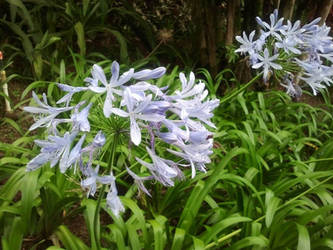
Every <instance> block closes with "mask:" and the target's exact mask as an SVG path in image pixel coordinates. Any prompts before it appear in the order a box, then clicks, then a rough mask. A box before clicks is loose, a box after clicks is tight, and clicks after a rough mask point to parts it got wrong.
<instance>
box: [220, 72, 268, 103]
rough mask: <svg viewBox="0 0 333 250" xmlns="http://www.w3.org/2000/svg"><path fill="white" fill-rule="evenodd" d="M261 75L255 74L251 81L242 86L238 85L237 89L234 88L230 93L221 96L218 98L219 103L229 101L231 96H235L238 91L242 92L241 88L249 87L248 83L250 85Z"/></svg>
mask: <svg viewBox="0 0 333 250" xmlns="http://www.w3.org/2000/svg"><path fill="white" fill-rule="evenodd" d="M261 76H262V73H260V74H259V75H257V76H256V77H254V78H252V79H251V81H249V82H248V83H246V84H244V85H243V86H242V87H240V88H239V89H236V90H234V91H233V92H232V93H231V94H229V95H227V96H225V97H223V98H222V99H220V104H222V103H224V102H226V101H229V100H230V99H231V98H233V97H235V96H236V95H238V94H239V93H240V92H242V91H243V90H245V89H246V88H247V87H249V86H250V85H252V84H253V83H254V82H255V81H256V80H258V79H259V78H260V77H261Z"/></svg>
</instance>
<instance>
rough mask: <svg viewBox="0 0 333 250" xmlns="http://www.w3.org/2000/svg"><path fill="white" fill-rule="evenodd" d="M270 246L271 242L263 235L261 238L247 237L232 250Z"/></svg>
mask: <svg viewBox="0 0 333 250" xmlns="http://www.w3.org/2000/svg"><path fill="white" fill-rule="evenodd" d="M268 245H269V240H268V239H267V238H266V237H264V236H263V235H260V236H248V237H245V238H243V239H241V240H240V241H238V242H237V243H235V244H234V245H232V246H231V248H232V249H235V250H237V249H242V248H245V247H250V246H255V247H268Z"/></svg>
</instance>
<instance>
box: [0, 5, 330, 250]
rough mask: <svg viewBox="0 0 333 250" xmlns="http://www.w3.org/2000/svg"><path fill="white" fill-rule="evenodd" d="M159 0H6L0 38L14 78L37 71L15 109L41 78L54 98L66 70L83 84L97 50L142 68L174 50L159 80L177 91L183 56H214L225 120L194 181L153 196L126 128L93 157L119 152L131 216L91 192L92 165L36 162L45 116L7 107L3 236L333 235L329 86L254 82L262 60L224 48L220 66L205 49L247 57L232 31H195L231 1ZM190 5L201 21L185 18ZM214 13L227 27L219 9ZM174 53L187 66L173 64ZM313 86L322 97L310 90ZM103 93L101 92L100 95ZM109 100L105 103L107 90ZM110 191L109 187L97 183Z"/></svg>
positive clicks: (237, 244) (28, 244)
mask: <svg viewBox="0 0 333 250" xmlns="http://www.w3.org/2000/svg"><path fill="white" fill-rule="evenodd" d="M133 2H136V3H137V5H135V4H133ZM162 2H163V4H162V5H163V6H164V7H163V8H164V9H163V11H162V14H163V15H165V16H167V17H168V18H166V19H163V18H160V19H154V17H153V15H151V13H155V12H156V11H157V12H156V13H158V11H159V9H158V8H159V5H158V4H156V6H155V5H154V6H152V8H151V9H150V11H151V12H149V11H147V12H146V10H147V9H149V6H147V5H146V4H143V3H139V1H123V2H122V3H119V2H117V1H96V0H85V1H72V0H69V1H65V2H62V3H64V4H59V1H44V0H39V1H22V0H7V1H6V3H5V4H3V3H1V4H2V5H1V7H3V6H4V7H3V8H1V10H0V11H1V20H0V31H1V34H3V35H2V36H1V38H0V39H1V44H0V47H1V49H4V50H5V52H6V53H5V55H8V56H6V57H5V59H6V60H8V63H5V65H6V66H8V65H9V64H10V62H12V61H14V63H13V64H11V65H10V66H8V67H7V68H6V71H7V72H8V75H9V77H8V78H7V80H8V81H9V80H11V79H12V78H14V77H18V74H20V76H21V78H22V79H25V80H28V81H29V82H31V83H30V84H29V85H28V86H27V88H26V89H25V91H24V92H23V93H22V98H21V102H20V103H18V104H17V105H15V107H14V110H15V111H19V110H20V108H21V107H22V106H23V105H24V106H27V105H29V102H30V101H31V99H30V92H31V91H32V90H34V91H35V92H37V93H40V92H45V93H46V96H47V99H48V100H49V103H50V105H55V104H56V101H57V100H59V99H60V98H61V97H62V94H61V92H60V91H59V89H58V88H57V86H56V83H57V82H61V83H64V84H67V85H70V86H72V87H78V86H81V83H82V82H83V81H84V79H85V78H86V77H89V75H90V68H91V66H92V65H93V64H94V63H96V61H98V62H99V65H100V66H101V67H103V68H104V69H106V73H107V74H109V73H110V71H108V70H109V67H108V65H110V64H111V63H112V61H113V59H114V58H118V59H119V60H118V61H120V63H121V65H120V69H121V71H123V70H124V68H125V67H124V64H126V65H129V66H130V67H133V68H134V69H135V70H137V69H139V68H143V67H147V68H148V67H150V68H151V67H156V66H158V65H161V64H163V63H165V62H172V64H171V66H169V67H168V68H167V73H166V74H165V75H164V76H163V78H161V79H159V80H157V81H156V84H157V86H159V87H162V86H169V89H170V91H174V90H176V89H177V85H179V84H180V83H179V81H178V80H177V77H178V75H179V72H180V68H184V67H185V68H186V69H193V67H194V66H196V65H198V64H199V65H201V66H205V65H209V67H210V69H209V70H208V69H206V68H200V69H197V71H195V72H196V74H197V75H199V76H201V78H203V79H204V82H205V85H206V87H207V89H208V90H209V97H210V98H219V99H220V106H219V107H218V108H217V110H216V111H215V116H214V118H213V122H214V123H215V124H216V127H217V128H216V130H215V131H214V144H213V154H212V156H211V163H210V164H207V170H208V171H207V173H200V174H197V175H196V176H195V178H191V170H190V169H188V170H185V179H184V181H175V185H174V186H172V187H164V186H163V185H161V184H160V183H145V186H146V188H147V190H148V191H149V193H150V194H151V197H150V196H148V195H146V194H145V193H143V192H140V190H139V189H138V187H137V185H136V183H134V182H133V179H132V177H131V176H130V175H128V174H127V172H126V171H124V168H126V167H128V168H129V169H131V170H135V171H136V172H137V173H140V175H143V176H144V174H145V170H144V168H143V167H141V166H140V164H139V163H138V162H137V160H136V158H135V156H140V158H142V159H144V160H145V159H148V155H147V153H146V152H145V150H142V148H141V149H140V148H136V149H133V148H129V147H128V141H129V137H126V136H122V137H120V138H119V139H120V141H119V145H118V146H117V147H116V150H114V154H113V156H112V154H111V155H104V156H101V157H100V158H101V159H100V161H97V160H95V161H93V163H94V164H100V167H101V169H102V170H105V169H107V168H108V167H109V162H110V161H109V158H110V156H111V157H113V158H114V159H113V160H112V161H111V162H113V163H112V165H113V169H114V175H115V177H116V182H117V183H116V184H117V187H118V195H119V197H120V200H121V202H122V204H123V205H124V208H125V212H124V213H123V214H122V215H121V216H120V217H116V216H115V215H114V214H113V213H112V212H111V211H110V209H108V208H107V203H106V201H105V199H103V198H100V199H98V198H96V199H93V198H90V199H87V198H86V194H85V193H84V192H83V190H82V188H81V185H80V184H81V178H80V176H79V175H78V173H77V172H75V171H72V172H71V173H70V174H66V175H63V174H61V173H60V171H59V169H58V168H50V167H49V166H48V165H46V166H44V167H43V168H40V169H38V170H36V171H34V172H30V173H26V171H25V169H26V165H27V164H28V162H29V161H30V160H31V159H33V158H34V157H35V156H36V155H38V154H39V148H38V147H36V146H34V140H36V139H38V138H41V137H46V136H47V134H46V133H45V132H44V131H43V130H41V129H37V130H36V131H34V132H33V133H31V132H25V131H23V130H24V129H22V127H21V124H22V123H28V122H29V119H30V118H29V116H28V115H27V114H24V115H22V116H20V118H19V120H18V121H15V120H12V119H10V118H6V119H4V120H3V121H4V122H7V123H8V124H10V125H11V126H12V127H14V128H15V129H16V130H17V131H19V132H20V134H21V137H20V138H17V139H16V140H15V141H14V142H13V143H10V144H7V143H4V142H0V157H1V159H0V235H2V237H1V248H2V249H9V250H12V249H23V248H24V249H50V250H52V249H53V250H54V249H96V248H98V247H99V246H101V248H104V249H172V250H175V249H222V248H227V249H242V248H245V249H300V250H301V249H302V250H303V249H320V250H321V249H332V248H333V241H332V237H331V235H332V233H333V225H332V223H333V220H332V218H333V217H332V210H333V204H332V203H333V199H332V190H333V186H332V183H333V182H332V178H333V177H332V176H333V175H332V174H333V172H332V169H333V158H332V157H333V142H332V139H331V138H332V133H333V117H332V116H333V106H332V104H331V96H330V92H329V91H328V90H326V89H325V90H320V93H321V97H318V96H317V98H323V103H322V104H321V105H320V106H311V105H309V104H306V103H302V102H294V101H293V100H292V99H291V98H290V97H289V96H288V95H287V94H285V93H283V92H280V91H276V90H270V91H266V92H257V91H253V88H252V85H253V84H254V83H255V82H256V81H257V80H258V79H259V78H261V77H262V74H259V75H257V76H256V77H254V78H253V79H251V80H250V81H248V82H246V83H243V82H240V80H239V79H237V75H235V73H234V72H233V71H232V70H231V69H230V68H232V67H233V66H234V65H227V66H225V65H223V62H224V61H223V60H224V59H223V58H221V60H220V61H219V60H217V61H216V62H215V63H216V64H215V66H214V65H211V64H210V63H207V59H208V58H211V59H212V58H213V57H211V56H209V55H206V53H205V52H207V51H209V52H210V53H215V57H219V53H220V51H221V53H224V52H223V51H225V49H226V50H227V53H228V59H229V60H230V62H232V63H237V60H238V57H237V55H235V53H234V48H235V46H234V45H225V44H224V42H223V41H221V40H219V41H218V42H217V43H218V46H216V47H217V48H219V49H221V50H214V49H211V48H207V47H206V48H202V47H201V45H202V44H201V41H206V42H207V41H211V40H210V39H211V38H212V37H210V36H209V35H207V36H205V32H203V33H200V32H198V30H200V29H202V31H205V30H206V28H207V27H205V26H202V24H203V23H204V22H208V21H212V20H211V19H210V18H211V17H210V16H207V15H205V13H210V12H209V10H212V9H215V11H216V9H217V8H219V10H220V11H221V12H222V13H223V18H221V19H220V20H222V22H221V23H222V24H223V23H225V22H226V13H227V12H229V10H227V9H226V8H225V4H226V2H228V1H215V2H214V1H207V3H206V2H205V5H200V6H201V7H202V9H200V8H199V10H200V11H199V13H196V11H198V9H195V10H194V9H191V8H194V7H195V6H197V7H198V5H196V4H193V5H192V4H190V3H189V2H188V1H172V0H170V1H169V0H165V1H162ZM170 2H171V3H174V2H181V3H183V2H186V4H189V5H186V4H184V6H188V8H185V9H181V8H177V5H174V6H172V7H170V5H169V4H168V3H170ZM191 2H192V1H191ZM193 2H196V1H193ZM235 2H237V1H235ZM239 2H240V8H239V15H241V14H242V13H243V12H244V10H245V9H247V7H249V6H250V5H254V4H253V1H246V0H245V1H239ZM260 2H262V1H260V0H256V1H255V3H256V4H255V6H256V7H258V10H257V9H256V11H255V13H254V12H253V8H252V11H249V12H248V13H250V14H249V15H248V14H245V13H243V14H242V15H243V16H244V18H240V19H239V20H241V22H242V23H238V24H237V23H236V24H235V25H238V26H244V25H245V24H247V20H251V18H252V19H253V17H254V16H256V15H257V14H258V13H259V12H262V11H263V10H265V13H269V12H270V11H271V10H272V9H273V8H271V7H272V6H268V7H267V6H263V5H260V4H259V3H260ZM274 2H280V1H274ZM281 2H283V1H281ZM304 2H307V1H297V4H296V5H297V6H295V7H297V8H295V13H298V12H299V10H300V6H302V4H304ZM311 2H314V1H311ZM184 6H183V7H184ZM318 6H319V4H318ZM270 8H271V9H270ZM268 9H269V10H268ZM286 9H287V8H286ZM46 10H47V11H46ZM180 10H181V14H184V13H185V14H186V16H184V19H182V20H184V21H183V22H182V21H181V20H175V18H174V16H175V15H174V13H175V12H177V11H180ZM266 10H267V11H266ZM140 11H141V12H140ZM142 13H145V14H144V15H143V14H142ZM177 13H179V12H177ZM212 13H216V12H212ZM284 14H285V13H284ZM305 14H306V13H303V16H306V15H305ZM251 15H252V16H251ZM111 17H112V18H111ZM192 18H193V20H194V19H195V21H193V24H194V26H191V27H189V26H186V25H184V24H186V22H188V20H192ZM55 20H59V21H55ZM133 20H135V21H133ZM197 20H200V23H197ZM183 25H184V26H183ZM214 25H215V26H214ZM209 26H210V27H215V28H217V29H219V28H218V27H220V26H219V25H216V24H214V22H213V21H212V23H210V24H209ZM156 28H158V29H159V28H161V30H162V28H164V31H163V32H164V33H163V32H159V33H160V36H158V35H156ZM182 28H184V29H182ZM238 28H239V27H238ZM249 28H251V29H254V28H255V27H252V26H251V27H249ZM197 29H198V30H197ZM223 32H229V31H228V30H223ZM206 33H207V32H206ZM208 33H209V32H208ZM213 33H214V32H212V33H211V34H213ZM234 33H237V30H235V32H234ZM215 35H216V34H215V33H214V36H215ZM184 37H186V40H184ZM218 37H219V36H217V37H215V38H218ZM222 37H223V36H222ZM162 38H163V39H164V40H163V39H162ZM203 38H204V39H203ZM205 39H206V40H205ZM198 41H199V42H198ZM211 42H212V41H211ZM180 44H188V45H187V46H185V47H184V46H180ZM206 45H207V44H206ZM215 45H216V44H215ZM208 46H209V44H208ZM202 49H203V50H204V52H203V50H202ZM216 53H217V54H216ZM208 54H209V53H208ZM201 55H203V58H200V56H201ZM157 56H158V59H157ZM111 59H112V60H111ZM199 61H200V62H199ZM175 62H176V63H182V64H183V65H184V67H178V66H174V65H175V64H176V63H175ZM198 62H199V63H198ZM27 65H28V66H27ZM217 65H223V68H224V70H222V71H220V72H215V73H216V74H215V73H214V72H212V71H211V68H212V67H213V66H214V67H215V68H217ZM50 79H52V80H51V81H50ZM0 95H1V93H0ZM304 96H306V97H308V98H313V97H312V96H311V94H309V93H307V92H306V91H305V92H304ZM86 98H92V96H89V94H88V93H80V94H76V95H74V96H73V100H74V101H75V102H79V101H80V100H83V99H86ZM95 101H96V103H98V102H99V101H100V98H95ZM100 104H101V105H103V103H102V101H101V103H100ZM64 117H65V116H64ZM90 122H91V127H92V128H93V129H94V131H97V130H98V129H100V128H101V127H102V128H103V130H104V131H106V132H107V133H108V136H109V138H111V137H112V135H113V134H115V133H116V132H117V131H118V130H119V128H120V127H121V128H120V129H123V128H126V129H127V130H128V127H129V124H128V122H126V121H125V122H124V121H121V122H119V120H117V119H113V118H105V117H103V114H102V113H101V114H98V113H94V114H92V117H91V119H90ZM119 126H120V127H119ZM64 128H65V127H61V128H60V129H64ZM61 131H62V132H63V131H64V130H61ZM89 139H93V138H92V137H91V138H89ZM113 142H114V141H113V140H112V139H110V140H109V141H108V142H106V147H107V146H110V147H112V145H113ZM145 143H146V142H145ZM164 146H165V145H163V144H162V143H158V144H156V149H157V151H158V152H160V153H161V154H162V155H163V156H167V155H168V152H166V150H165V149H164ZM169 156H170V155H169ZM103 191H104V190H103V189H99V191H97V193H96V194H97V195H98V194H100V193H103ZM99 197H102V196H99ZM77 221H79V225H77V224H76V223H77ZM74 222H75V224H74ZM73 224H74V225H73ZM79 229H80V230H83V231H85V233H86V237H84V236H82V235H81V234H79V232H78V231H79Z"/></svg>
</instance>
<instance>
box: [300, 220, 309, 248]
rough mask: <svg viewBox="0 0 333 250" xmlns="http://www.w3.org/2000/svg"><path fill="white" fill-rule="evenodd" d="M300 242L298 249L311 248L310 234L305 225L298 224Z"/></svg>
mask: <svg viewBox="0 0 333 250" xmlns="http://www.w3.org/2000/svg"><path fill="white" fill-rule="evenodd" d="M296 226H297V230H298V244H297V250H311V243H310V235H309V232H308V230H307V229H306V227H305V226H303V225H300V224H297V223H296Z"/></svg>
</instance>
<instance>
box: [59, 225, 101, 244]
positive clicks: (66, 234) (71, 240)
mask: <svg viewBox="0 0 333 250" xmlns="http://www.w3.org/2000/svg"><path fill="white" fill-rule="evenodd" d="M56 235H57V237H58V238H59V240H60V241H61V242H62V244H63V245H64V247H65V249H71V250H89V249H90V248H88V247H87V246H86V245H85V244H84V243H83V242H82V241H81V240H80V239H79V238H78V237H76V236H75V235H74V234H72V233H71V232H70V231H69V230H68V228H67V227H66V226H64V225H61V226H59V227H58V230H57V231H56ZM93 249H94V248H93Z"/></svg>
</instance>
